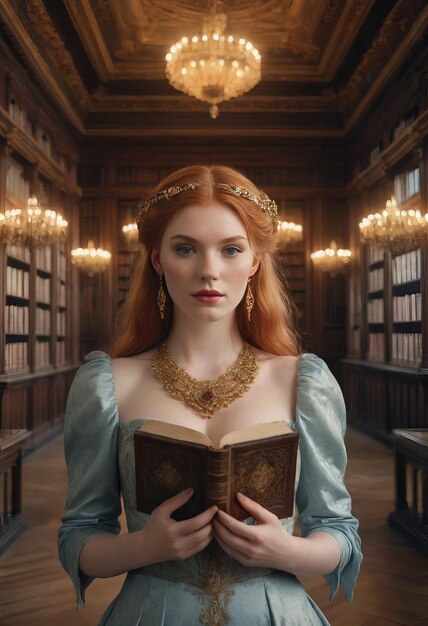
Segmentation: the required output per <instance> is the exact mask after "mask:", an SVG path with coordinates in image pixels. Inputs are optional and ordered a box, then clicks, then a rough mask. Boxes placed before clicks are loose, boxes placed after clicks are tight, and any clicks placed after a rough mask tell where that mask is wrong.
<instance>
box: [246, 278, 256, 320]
mask: <svg viewBox="0 0 428 626" xmlns="http://www.w3.org/2000/svg"><path fill="white" fill-rule="evenodd" d="M254 303H255V299H254V296H253V292H252V291H251V278H249V279H248V285H247V295H246V296H245V308H246V309H247V317H248V321H249V322H251V311H252V310H253V307H254Z"/></svg>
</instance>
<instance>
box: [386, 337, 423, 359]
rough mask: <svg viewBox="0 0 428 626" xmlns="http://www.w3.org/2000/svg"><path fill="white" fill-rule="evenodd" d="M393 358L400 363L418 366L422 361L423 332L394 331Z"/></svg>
mask: <svg viewBox="0 0 428 626" xmlns="http://www.w3.org/2000/svg"><path fill="white" fill-rule="evenodd" d="M392 360H393V361H395V362H396V363H399V364H400V365H408V366H409V365H410V366H415V367H416V366H418V365H419V364H420V362H421V361H422V334H421V333H392Z"/></svg>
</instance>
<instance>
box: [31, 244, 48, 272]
mask: <svg viewBox="0 0 428 626" xmlns="http://www.w3.org/2000/svg"><path fill="white" fill-rule="evenodd" d="M34 260H35V262H36V267H37V269H40V270H43V271H45V272H52V248H51V247H50V246H42V247H41V248H35V249H34Z"/></svg>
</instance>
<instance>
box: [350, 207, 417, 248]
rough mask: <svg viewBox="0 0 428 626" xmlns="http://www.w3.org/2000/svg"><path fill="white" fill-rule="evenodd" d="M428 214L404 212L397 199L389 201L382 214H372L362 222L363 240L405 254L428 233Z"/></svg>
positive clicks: (361, 232)
mask: <svg viewBox="0 0 428 626" xmlns="http://www.w3.org/2000/svg"><path fill="white" fill-rule="evenodd" d="M427 224H428V213H427V214H425V215H424V216H423V215H422V214H421V212H420V211H418V210H413V209H410V210H408V211H404V210H402V209H400V208H399V207H398V206H397V202H396V201H395V198H391V200H387V202H386V204H385V208H384V210H383V211H382V213H371V214H370V215H368V216H367V217H364V218H363V220H362V221H361V222H360V224H359V227H360V235H361V240H362V241H363V242H365V243H370V244H373V245H375V246H382V247H385V248H387V249H389V250H390V251H392V252H405V251H406V250H408V249H410V248H412V247H415V245H416V244H417V242H418V239H419V238H420V237H421V235H423V234H424V233H425V232H426V229H427Z"/></svg>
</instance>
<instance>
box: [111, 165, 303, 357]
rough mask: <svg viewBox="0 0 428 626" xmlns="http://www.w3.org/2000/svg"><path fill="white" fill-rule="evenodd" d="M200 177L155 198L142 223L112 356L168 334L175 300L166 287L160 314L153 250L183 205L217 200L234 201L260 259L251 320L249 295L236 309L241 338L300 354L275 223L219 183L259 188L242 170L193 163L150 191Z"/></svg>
mask: <svg viewBox="0 0 428 626" xmlns="http://www.w3.org/2000/svg"><path fill="white" fill-rule="evenodd" d="M192 182H193V183H198V185H199V186H198V187H197V188H196V189H188V190H187V191H184V192H182V193H179V194H177V195H176V196H173V197H171V198H169V199H163V200H159V201H157V202H156V203H153V205H151V207H150V208H149V210H148V213H147V215H146V216H145V218H144V220H143V221H142V224H141V226H140V228H139V238H140V242H141V244H142V249H141V250H140V252H139V256H138V258H137V260H136V263H135V266H134V270H133V278H132V281H131V286H130V290H129V292H128V296H127V298H126V301H125V303H124V305H123V308H122V310H121V312H120V314H119V317H118V332H117V335H116V337H115V339H114V341H113V346H112V356H113V357H124V356H132V355H134V354H138V353H140V352H144V351H145V350H149V349H150V348H153V347H155V346H157V345H159V343H161V342H162V341H164V340H165V339H166V338H167V337H168V334H169V331H170V328H171V323H172V316H173V304H172V301H171V298H170V297H169V295H168V293H167V289H166V287H165V285H164V290H165V292H166V293H167V302H166V309H165V319H164V320H161V318H160V315H159V311H158V307H157V293H158V290H159V275H158V274H157V272H156V271H155V269H154V267H153V265H152V262H151V253H152V251H153V250H154V249H159V247H160V244H161V240H162V236H163V233H164V231H165V228H166V226H167V224H168V223H169V221H170V220H171V219H172V218H173V217H174V215H175V214H176V213H177V211H180V209H182V208H184V207H186V206H189V205H191V204H192V205H194V204H197V203H199V204H204V203H206V202H208V201H212V200H216V201H218V202H219V203H221V204H223V205H225V206H227V207H230V208H231V209H233V210H234V211H236V213H237V214H238V215H239V217H240V218H241V220H242V222H243V224H244V227H245V229H246V231H247V235H248V240H249V243H250V247H251V249H252V251H253V253H254V254H255V256H256V257H257V258H258V259H260V265H259V267H258V269H257V271H256V273H255V274H254V276H253V277H252V279H251V289H252V292H253V294H254V297H255V305H254V308H253V311H252V314H251V323H249V322H248V318H247V314H246V309H245V296H244V298H243V299H242V300H241V302H240V303H239V305H238V307H237V309H236V320H237V323H238V327H239V330H240V333H241V335H242V338H243V339H244V340H245V341H246V342H248V343H249V344H251V345H252V346H254V347H256V348H260V349H261V350H264V351H266V352H270V353H272V354H277V355H293V356H296V355H297V354H298V353H299V351H300V344H299V339H298V333H297V331H296V328H295V311H296V309H295V306H294V304H293V303H292V301H291V299H290V297H289V295H288V293H287V289H286V287H285V280H284V278H283V277H281V271H280V267H279V264H278V260H277V257H276V254H275V249H276V244H275V233H276V227H275V225H274V224H273V221H272V219H271V218H270V216H269V215H268V214H267V213H264V212H263V211H261V209H260V208H259V207H258V206H257V204H256V203H255V202H254V201H252V200H248V199H245V198H242V197H240V196H236V195H234V194H233V193H231V192H229V191H226V190H225V189H221V188H218V187H216V185H217V184H218V183H226V184H228V185H235V186H237V187H244V188H246V189H248V190H249V191H250V192H252V193H253V194H255V195H257V196H258V195H260V193H261V190H260V189H258V188H257V187H256V186H255V185H254V184H253V183H252V182H251V181H250V180H248V179H247V178H246V177H245V176H244V175H243V174H241V173H240V172H238V171H236V170H234V169H232V168H230V167H226V166H223V165H213V166H210V167H208V166H204V165H194V166H190V167H184V168H182V169H180V170H177V171H175V172H173V173H172V174H170V175H169V176H167V177H166V178H164V179H163V180H162V181H161V182H160V183H159V184H158V185H157V186H156V187H155V188H154V189H153V190H152V192H151V193H150V195H149V197H150V198H151V197H153V196H154V195H155V194H156V193H158V192H159V191H161V190H162V189H167V188H169V187H183V186H184V185H186V184H188V183H192Z"/></svg>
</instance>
